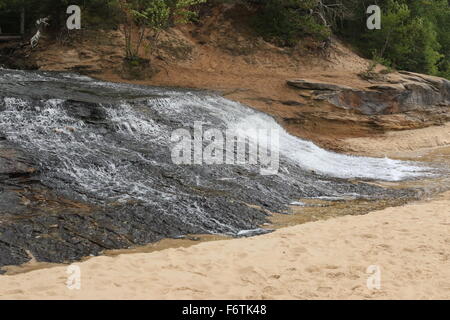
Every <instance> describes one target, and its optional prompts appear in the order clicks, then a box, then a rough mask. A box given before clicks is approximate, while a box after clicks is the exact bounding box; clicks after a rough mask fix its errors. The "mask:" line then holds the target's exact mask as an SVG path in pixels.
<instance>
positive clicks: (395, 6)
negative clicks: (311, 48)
mask: <svg viewBox="0 0 450 320" xmlns="http://www.w3.org/2000/svg"><path fill="white" fill-rule="evenodd" d="M378 5H379V6H380V7H381V9H382V20H381V30H368V29H367V27H366V19H367V15H365V10H362V9H364V7H362V8H360V9H359V10H358V11H353V12H352V14H351V15H349V16H347V17H346V18H345V19H344V21H343V23H342V25H341V26H338V27H337V28H336V31H337V32H339V33H340V34H342V35H343V36H345V37H346V38H347V39H348V40H350V41H351V42H353V43H354V44H355V45H356V46H358V47H359V48H360V49H361V50H362V52H363V54H365V55H366V56H368V57H371V58H375V59H377V60H378V61H380V63H382V64H384V65H387V66H391V67H393V68H397V69H404V70H408V71H414V72H421V73H428V74H433V75H440V76H444V77H447V78H450V77H449V75H450V6H449V2H448V1H447V0H383V1H379V3H378ZM358 12H359V14H358Z"/></svg>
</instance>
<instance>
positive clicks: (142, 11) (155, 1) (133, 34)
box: [119, 0, 207, 60]
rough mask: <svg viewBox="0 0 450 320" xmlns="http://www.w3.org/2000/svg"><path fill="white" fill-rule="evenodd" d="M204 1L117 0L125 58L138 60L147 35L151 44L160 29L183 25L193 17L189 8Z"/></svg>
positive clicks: (193, 14)
mask: <svg viewBox="0 0 450 320" xmlns="http://www.w3.org/2000/svg"><path fill="white" fill-rule="evenodd" d="M206 1H207V0H119V5H120V8H121V10H122V12H123V14H124V20H123V31H124V34H125V54H126V59H131V60H132V59H134V58H137V57H139V51H140V48H141V46H142V43H143V41H144V39H145V38H146V36H147V34H150V38H151V39H152V42H153V45H155V43H156V42H157V39H158V36H159V34H160V32H161V30H163V29H165V28H167V27H169V25H170V24H178V23H186V22H188V21H189V20H190V19H191V18H192V17H194V16H195V12H194V11H192V10H190V8H191V7H192V6H194V5H196V4H200V3H204V2H206Z"/></svg>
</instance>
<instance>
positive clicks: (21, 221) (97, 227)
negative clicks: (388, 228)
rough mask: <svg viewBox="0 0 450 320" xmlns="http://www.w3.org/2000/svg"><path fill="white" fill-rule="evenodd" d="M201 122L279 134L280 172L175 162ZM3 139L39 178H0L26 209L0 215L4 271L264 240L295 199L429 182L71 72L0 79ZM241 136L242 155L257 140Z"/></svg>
mask: <svg viewBox="0 0 450 320" xmlns="http://www.w3.org/2000/svg"><path fill="white" fill-rule="evenodd" d="M200 122H201V123H202V126H203V127H204V129H205V130H206V129H210V128H215V129H218V130H219V131H221V132H226V131H227V130H228V131H229V132H232V133H233V134H235V135H243V134H244V133H243V132H244V131H246V130H248V129H249V128H253V129H255V130H258V129H264V130H269V129H271V130H273V131H276V132H278V133H279V159H280V160H279V170H278V172H277V174H275V175H261V174H260V173H261V171H260V169H261V168H260V167H259V166H258V165H249V164H241V165H233V164H221V165H219V164H216V165H214V164H210V165H206V164H202V165H199V164H196V165H195V164H192V165H191V164H184V165H176V164H174V162H173V160H172V157H171V150H172V148H173V147H174V143H173V142H171V136H172V133H173V132H174V130H177V129H180V128H185V129H187V130H189V132H193V131H194V130H195V123H200ZM0 135H1V136H2V137H3V141H4V143H6V146H7V147H8V150H10V149H11V148H12V149H14V150H16V151H15V152H19V151H20V154H21V155H25V157H26V158H27V162H26V163H27V165H30V166H31V167H33V168H35V169H36V171H33V174H32V175H31V177H32V178H30V177H28V178H30V179H28V178H27V179H28V180H26V182H24V181H23V177H22V180H20V181H19V180H17V177H16V176H15V175H13V174H9V175H7V176H5V178H4V179H3V182H2V183H3V185H2V188H3V190H4V192H5V194H8V197H9V198H8V199H10V198H11V197H14V195H13V191H14V192H15V193H19V194H20V195H21V196H22V198H23V197H27V199H28V200H27V202H26V203H25V204H24V203H23V201H22V202H20V201H18V202H17V206H13V205H10V206H9V207H7V209H5V210H3V211H6V212H5V213H4V214H3V218H2V213H0V220H2V221H1V222H2V223H0V244H1V243H2V241H3V242H4V243H7V244H10V246H13V247H14V248H13V249H11V248H10V247H9V249H8V248H7V247H6V246H5V247H3V248H2V247H1V245H0V266H1V265H5V264H8V263H9V264H15V263H21V262H23V261H26V260H27V259H29V255H30V254H29V252H31V253H32V255H33V256H34V257H37V258H38V259H40V260H43V261H55V262H61V261H66V260H73V259H78V258H80V257H82V256H86V255H89V254H98V253H100V252H102V251H103V250H106V249H116V248H123V247H129V246H133V245H136V244H145V243H149V242H154V241H157V240H159V239H162V238H167V237H179V236H182V235H184V234H189V233H190V234H201V233H210V234H227V235H232V236H237V235H248V234H258V233H264V232H267V230H265V229H261V228H259V226H260V225H261V224H262V223H264V222H266V221H267V211H272V212H275V211H276V212H287V211H288V210H289V208H288V206H289V205H290V204H291V203H293V202H294V201H296V200H298V199H308V198H309V199H311V198H312V199H317V198H322V199H330V198H335V199H345V198H348V197H351V198H352V199H372V200H373V199H387V198H392V197H396V198H402V197H405V198H407V197H412V196H414V191H412V190H408V189H404V190H391V189H387V188H382V187H379V186H376V185H374V184H373V183H366V182H365V181H371V180H383V181H401V180H410V179H416V178H418V177H423V176H433V175H435V174H436V169H433V168H430V167H425V166H423V165H421V164H419V163H414V162H411V161H398V160H391V159H376V158H365V157H354V156H347V155H342V154H337V153H333V152H329V151H326V150H324V149H321V148H319V147H318V146H316V145H315V144H313V143H312V142H309V141H304V140H301V139H299V138H296V137H294V136H292V135H290V134H288V133H287V132H286V131H285V130H284V129H283V128H282V127H280V126H279V125H278V123H277V122H276V121H275V120H274V119H273V118H272V117H270V116H268V115H266V114H263V113H261V112H258V111H255V110H253V109H251V108H248V107H246V106H244V105H242V104H239V103H236V102H233V101H230V100H227V99H225V98H223V97H221V96H219V95H217V94H214V93H211V92H203V91H192V90H178V89H177V90H176V89H170V88H156V87H144V86H132V85H125V84H113V83H106V82H100V81H96V80H93V79H91V78H88V77H84V76H79V75H75V74H67V73H48V72H23V71H11V70H0ZM247 138H248V139H249V140H248V141H247V147H248V148H250V146H251V145H254V144H255V141H252V137H247ZM204 144H205V143H204ZM3 148H4V149H5V148H6V147H5V146H3ZM227 152H232V153H233V152H236V150H234V149H233V150H231V151H227ZM273 152H274V150H272V153H273ZM12 185H14V186H15V188H16V189H17V190H16V189H15V190H13V191H12V189H11V186H12ZM24 190H25V191H24ZM43 190H45V192H44V191H43ZM8 192H9V193H8ZM36 193H39V195H40V197H41V198H42V194H46V195H48V194H51V195H52V196H51V197H54V198H52V199H58V201H59V202H58V203H59V204H58V206H57V207H55V208H56V209H55V208H53V209H52V211H51V214H50V213H49V212H48V207H49V203H50V201H47V200H41V201H40V202H39V201H34V200H33V199H35V198H37V196H34V197H32V196H29V194H36ZM44 198H45V197H44ZM60 199H65V200H64V201H66V202H64V201H62V200H60ZM1 201H2V200H1V199H0V204H1ZM55 201H56V200H55ZM67 201H71V203H78V204H79V205H83V206H87V207H88V208H89V209H86V212H87V213H86V214H84V215H81V214H79V213H77V212H76V210H72V209H73V208H68V209H67V210H65V207H64V205H62V204H61V203H63V204H64V203H67ZM249 204H251V205H254V206H249ZM3 207H4V206H2V208H3ZM69 209H70V210H69ZM12 216H13V217H14V219H11V217H12ZM24 217H26V219H25V218H24ZM37 224H39V225H40V227H39V228H36V225H37ZM55 225H56V226H57V227H55ZM55 228H56V229H55ZM2 231H3V232H2ZM22 233H25V234H22ZM27 250H28V251H27ZM58 250H59V251H58ZM26 251H27V252H26ZM2 257H3V258H2Z"/></svg>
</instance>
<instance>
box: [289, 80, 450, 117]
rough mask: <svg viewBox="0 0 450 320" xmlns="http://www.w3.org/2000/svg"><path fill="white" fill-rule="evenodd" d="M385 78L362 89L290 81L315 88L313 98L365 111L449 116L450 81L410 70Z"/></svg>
mask: <svg viewBox="0 0 450 320" xmlns="http://www.w3.org/2000/svg"><path fill="white" fill-rule="evenodd" d="M385 80H386V81H383V82H380V81H376V82H375V83H373V84H371V85H369V86H367V87H366V88H362V89H361V88H352V87H349V86H343V85H338V84H331V83H324V82H317V81H310V80H307V79H294V80H288V81H287V84H288V85H289V86H291V87H294V88H297V89H300V90H312V93H311V98H312V99H313V100H324V101H327V102H329V103H331V104H332V105H334V106H336V107H338V108H343V109H350V110H356V111H359V112H360V113H361V114H363V115H386V114H395V113H405V112H411V111H413V112H425V113H429V112H431V113H433V114H442V119H443V120H444V121H447V120H449V119H450V113H449V112H448V111H449V107H450V81H448V80H446V79H443V78H438V77H433V76H426V75H422V74H417V73H411V72H399V73H396V74H393V75H388V76H386V79H385Z"/></svg>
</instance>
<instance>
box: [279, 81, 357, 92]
mask: <svg viewBox="0 0 450 320" xmlns="http://www.w3.org/2000/svg"><path fill="white" fill-rule="evenodd" d="M287 84H288V85H290V86H291V87H295V88H298V89H306V90H330V91H342V90H353V89H352V88H351V87H348V86H343V85H338V84H332V83H325V82H319V81H315V80H306V79H293V80H288V81H287Z"/></svg>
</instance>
